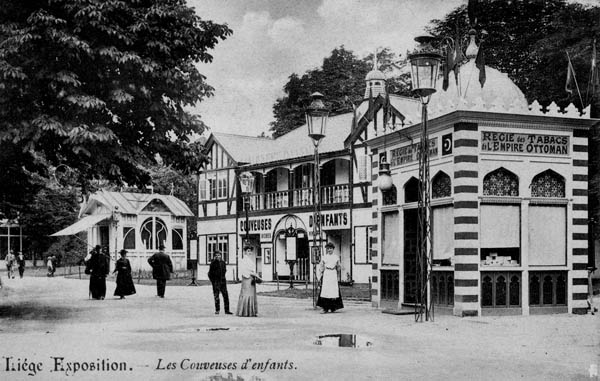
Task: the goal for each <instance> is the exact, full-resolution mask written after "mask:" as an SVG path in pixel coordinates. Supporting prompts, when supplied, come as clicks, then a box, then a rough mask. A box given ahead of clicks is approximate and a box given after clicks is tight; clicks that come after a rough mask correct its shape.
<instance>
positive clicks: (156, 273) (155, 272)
mask: <svg viewBox="0 0 600 381" xmlns="http://www.w3.org/2000/svg"><path fill="white" fill-rule="evenodd" d="M148 263H149V264H150V267H152V277H153V278H154V279H156V295H157V296H158V297H161V298H164V297H165V289H166V288H167V281H168V280H169V279H171V273H172V272H173V263H172V262H171V257H169V254H167V253H165V246H164V245H163V244H160V245H159V246H158V253H154V255H152V256H151V257H150V258H148Z"/></svg>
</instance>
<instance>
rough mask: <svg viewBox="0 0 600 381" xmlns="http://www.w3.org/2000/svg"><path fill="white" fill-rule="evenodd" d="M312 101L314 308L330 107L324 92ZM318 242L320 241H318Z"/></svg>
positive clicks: (308, 113) (308, 116)
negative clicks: (322, 153) (322, 159)
mask: <svg viewBox="0 0 600 381" xmlns="http://www.w3.org/2000/svg"><path fill="white" fill-rule="evenodd" d="M311 97H312V102H311V104H310V106H308V108H307V109H306V126H307V127H308V136H309V137H310V138H311V139H312V142H313V145H314V146H315V159H314V171H313V175H314V181H313V204H314V212H313V245H312V250H311V262H312V265H313V295H312V296H313V308H316V305H317V263H319V261H320V260H321V184H320V174H319V143H321V140H323V139H324V138H325V135H326V129H327V119H328V117H329V108H327V106H325V104H324V103H323V94H321V93H313V94H312V95H311ZM317 242H318V243H317Z"/></svg>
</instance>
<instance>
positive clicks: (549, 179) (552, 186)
mask: <svg viewBox="0 0 600 381" xmlns="http://www.w3.org/2000/svg"><path fill="white" fill-rule="evenodd" d="M531 197H561V198H562V197H565V179H564V177H562V176H561V175H559V174H558V173H556V172H554V171H552V170H550V169H549V170H547V171H544V172H542V173H540V174H538V175H536V176H535V177H534V178H533V180H532V181H531Z"/></svg>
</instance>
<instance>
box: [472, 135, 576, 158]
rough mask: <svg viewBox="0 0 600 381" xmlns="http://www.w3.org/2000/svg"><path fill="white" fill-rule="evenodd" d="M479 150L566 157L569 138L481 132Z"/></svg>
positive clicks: (563, 136) (564, 136)
mask: <svg viewBox="0 0 600 381" xmlns="http://www.w3.org/2000/svg"><path fill="white" fill-rule="evenodd" d="M481 150H482V151H487V152H515V153H530V154H542V155H568V154H569V137H568V136H566V135H541V134H518V133H514V132H493V131H482V132H481Z"/></svg>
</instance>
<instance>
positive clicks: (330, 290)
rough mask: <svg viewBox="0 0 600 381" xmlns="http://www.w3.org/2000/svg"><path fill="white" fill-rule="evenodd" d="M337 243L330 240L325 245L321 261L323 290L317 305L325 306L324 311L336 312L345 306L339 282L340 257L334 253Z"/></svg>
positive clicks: (320, 272)
mask: <svg viewBox="0 0 600 381" xmlns="http://www.w3.org/2000/svg"><path fill="white" fill-rule="evenodd" d="M334 248H335V245H334V244H333V243H331V242H328V243H327V244H326V245H325V255H324V256H323V257H322V258H321V262H320V263H319V278H320V280H321V292H320V293H319V299H318V300H317V306H319V307H321V308H323V312H324V313H327V312H329V311H331V312H334V311H335V310H339V309H341V308H344V303H343V302H342V294H341V293H340V287H339V283H338V279H339V271H340V269H341V266H340V257H339V256H337V255H335V254H334V253H333V249H334Z"/></svg>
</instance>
